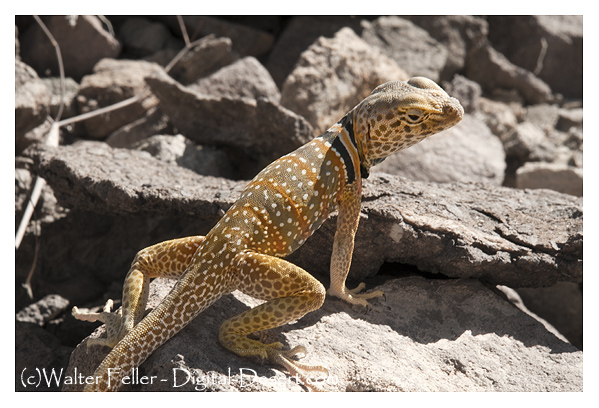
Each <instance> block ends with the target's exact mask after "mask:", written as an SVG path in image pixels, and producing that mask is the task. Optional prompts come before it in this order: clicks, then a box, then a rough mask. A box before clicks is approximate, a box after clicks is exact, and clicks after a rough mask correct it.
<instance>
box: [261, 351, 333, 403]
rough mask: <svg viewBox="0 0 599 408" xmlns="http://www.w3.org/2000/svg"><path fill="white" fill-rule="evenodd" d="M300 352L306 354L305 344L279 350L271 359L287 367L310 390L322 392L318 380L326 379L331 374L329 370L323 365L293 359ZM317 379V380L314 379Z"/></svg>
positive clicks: (270, 356)
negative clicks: (303, 362) (308, 363)
mask: <svg viewBox="0 0 599 408" xmlns="http://www.w3.org/2000/svg"><path fill="white" fill-rule="evenodd" d="M298 354H303V355H304V356H305V355H306V348H305V347H304V346H295V347H294V348H292V349H291V350H286V351H278V352H275V353H272V354H271V355H269V360H270V361H272V362H273V363H276V364H279V365H282V366H283V367H285V369H286V370H287V371H288V372H289V374H291V376H292V377H295V378H297V379H298V381H299V383H300V384H301V385H303V386H304V387H306V388H307V389H308V390H309V391H316V392H322V391H323V389H322V388H320V387H319V386H318V385H317V381H318V380H320V379H322V380H324V379H326V378H327V377H328V376H329V370H327V369H326V368H325V367H323V366H318V365H307V364H302V363H299V362H298V361H296V360H291V358H292V357H294V356H296V355H298ZM315 374H316V375H315ZM318 374H320V375H318ZM315 379H316V380H317V381H314V380H315Z"/></svg>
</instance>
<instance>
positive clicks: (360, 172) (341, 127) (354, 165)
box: [325, 114, 368, 184]
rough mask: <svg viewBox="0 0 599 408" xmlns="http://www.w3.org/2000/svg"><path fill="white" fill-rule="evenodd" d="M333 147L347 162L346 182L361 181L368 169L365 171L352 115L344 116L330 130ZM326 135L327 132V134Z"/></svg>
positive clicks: (329, 136)
mask: <svg viewBox="0 0 599 408" xmlns="http://www.w3.org/2000/svg"><path fill="white" fill-rule="evenodd" d="M327 133H328V135H327V136H328V138H329V142H330V143H331V149H332V150H334V151H335V152H336V153H337V154H338V155H339V157H340V158H341V160H342V161H343V163H344V164H345V173H346V183H347V184H354V183H355V182H360V181H361V179H362V178H364V175H365V174H366V177H368V171H364V168H363V165H362V163H363V160H362V156H361V154H360V148H359V145H358V143H357V141H356V137H355V134H354V125H353V119H352V115H351V114H348V115H346V116H344V117H343V118H342V119H341V120H340V121H339V122H337V123H336V124H335V125H334V126H332V127H331V128H330V129H329V130H328V132H327ZM325 135H326V134H325Z"/></svg>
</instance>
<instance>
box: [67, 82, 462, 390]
mask: <svg viewBox="0 0 599 408" xmlns="http://www.w3.org/2000/svg"><path fill="white" fill-rule="evenodd" d="M462 116H463V109H462V107H461V105H460V104H459V102H458V101H457V100H456V99H454V98H451V97H449V96H448V95H447V94H446V93H445V92H444V91H443V90H442V89H441V88H440V87H438V86H437V85H436V84H435V83H434V82H432V81H430V80H428V79H426V78H419V77H416V78H412V79H411V80H410V81H408V82H401V81H396V82H389V83H387V84H383V85H381V86H379V87H377V88H376V89H375V90H374V91H373V93H372V94H371V96H369V97H368V98H366V99H365V100H364V101H362V102H361V103H360V104H358V105H357V106H356V107H355V108H354V109H352V110H351V111H350V112H349V113H348V114H347V115H346V116H344V117H343V118H342V119H341V120H340V121H339V122H338V123H337V124H335V125H333V126H332V127H331V128H330V129H329V130H328V131H327V132H325V133H324V134H323V135H322V136H320V137H318V138H316V139H314V140H312V141H311V142H309V143H307V144H306V145H304V146H302V147H300V148H299V149H297V150H295V151H294V152H292V153H290V154H288V155H286V156H283V157H281V158H280V159H278V160H276V161H275V162H273V163H272V164H270V165H269V166H267V167H266V168H265V169H264V170H262V171H261V172H260V173H259V174H258V175H257V176H256V177H255V178H254V179H253V180H252V181H251V182H250V183H249V184H248V185H247V187H246V188H245V190H244V191H243V192H242V194H241V196H240V198H239V200H238V201H237V202H236V203H235V204H233V206H232V207H231V208H230V209H229V210H228V211H227V213H226V214H225V215H224V216H223V218H222V219H221V220H220V221H219V222H218V223H217V224H216V226H215V227H214V228H213V229H212V230H211V231H210V232H209V233H208V234H207V235H206V236H205V237H202V236H195V237H187V238H181V239H175V240H171V241H166V242H162V243H159V244H156V245H154V246H151V247H148V248H145V249H143V250H141V251H140V252H139V253H138V254H137V256H136V258H135V260H134V261H133V263H132V266H131V269H130V271H129V274H128V275H127V277H126V279H125V285H124V288H123V307H122V309H121V310H119V311H117V312H111V311H110V308H111V306H112V302H111V301H109V302H108V303H107V305H106V307H105V309H104V311H103V312H101V313H81V312H80V311H79V310H78V309H77V308H76V307H75V308H73V315H74V316H75V317H76V318H77V319H80V320H89V321H95V320H101V321H103V322H105V323H106V325H107V338H104V339H90V340H88V346H90V345H93V344H99V345H106V346H109V347H113V349H112V351H111V352H110V353H109V354H108V356H106V358H105V359H104V361H103V362H102V364H101V365H100V367H98V369H97V370H96V373H95V374H94V376H95V377H96V378H98V379H99V380H98V381H97V382H96V383H94V384H91V385H89V386H87V387H86V390H87V391H115V390H118V388H120V386H121V384H122V383H121V380H122V379H123V377H124V376H125V375H128V374H129V373H130V372H131V369H133V368H135V367H138V366H139V365H140V364H141V363H142V362H143V361H144V360H145V359H146V358H147V357H148V356H149V355H150V354H152V353H153V352H154V350H156V348H158V347H159V346H160V345H161V344H163V343H164V342H165V341H167V340H168V339H169V338H171V337H172V336H174V335H175V334H176V333H177V332H178V331H179V330H181V329H182V328H183V327H185V326H186V325H187V324H188V323H189V322H190V321H191V320H193V318H195V317H196V316H197V315H198V314H199V313H201V312H202V311H203V310H205V309H206V308H207V307H209V306H210V305H212V303H214V302H215V301H216V300H217V299H218V298H220V297H221V296H223V295H224V294H227V293H230V292H231V291H233V290H236V289H237V290H241V291H242V292H244V293H247V294H249V295H251V296H254V297H256V298H258V299H261V300H265V301H266V302H265V303H263V304H261V305H259V306H257V307H255V308H253V309H251V310H248V311H246V312H243V313H241V314H240V315H238V316H233V317H231V318H230V319H228V320H226V321H225V322H224V323H223V324H222V326H221V329H220V333H219V341H220V343H221V344H222V345H223V346H224V347H225V348H227V349H229V350H231V351H232V352H234V353H236V354H238V355H240V356H254V357H259V358H262V359H268V360H270V361H272V362H274V363H276V364H280V365H282V366H283V367H285V368H286V369H287V370H288V371H289V372H290V374H292V375H295V376H297V377H298V378H300V379H303V380H307V379H308V378H310V376H312V375H316V374H320V375H326V374H327V373H328V372H327V370H326V369H325V368H324V367H320V366H307V365H304V364H300V363H299V362H297V361H294V360H291V357H292V356H294V355H295V354H297V353H300V352H304V349H303V348H302V347H301V346H297V347H295V348H294V349H292V350H283V349H282V347H283V346H282V344H281V343H271V344H264V343H262V342H260V341H258V340H254V339H250V338H248V337H247V335H249V334H251V333H255V332H258V331H262V330H267V329H271V328H274V327H278V326H281V325H283V324H285V323H288V322H290V321H293V320H296V319H299V318H301V317H302V316H303V315H305V314H306V313H308V312H310V311H313V310H316V309H318V308H319V307H320V306H321V305H322V303H323V302H324V299H325V294H326V292H325V289H324V287H323V286H322V284H321V283H320V282H319V281H318V280H317V279H315V278H314V277H312V276H311V275H310V274H309V273H308V272H306V271H305V270H303V269H302V268H300V267H298V266H296V265H294V264H292V263H290V262H287V261H285V260H284V259H281V257H284V256H286V255H289V254H291V253H292V252H293V251H295V250H296V249H297V248H299V247H300V246H301V245H302V244H303V243H304V242H305V241H306V239H308V238H309V237H310V236H311V235H312V233H313V232H314V231H316V230H317V229H318V228H319V227H320V226H321V225H322V223H323V222H324V221H325V220H326V219H327V218H328V217H329V215H330V214H331V213H332V212H333V211H336V210H338V216H337V232H336V234H335V240H334V242H333V254H332V258H331V286H330V288H329V290H328V293H329V294H330V295H333V296H336V297H339V298H341V299H343V300H345V301H347V302H349V303H352V304H358V305H362V306H366V305H367V299H370V298H374V297H377V296H381V295H382V292H380V291H375V292H371V293H359V292H360V291H361V290H362V289H363V287H364V285H363V284H360V285H359V286H358V287H357V288H355V289H353V290H349V289H347V287H346V286H345V280H346V278H347V274H348V272H349V267H350V264H351V257H352V253H353V246H354V236H355V233H356V230H357V228H358V221H359V215H360V197H361V191H362V178H363V177H367V176H368V171H369V169H370V167H371V166H372V165H374V164H376V163H378V162H380V161H381V160H383V159H384V158H385V157H387V156H388V155H389V154H391V153H393V152H395V151H397V150H400V149H403V148H406V147H409V146H410V145H412V144H414V143H417V142H418V141H420V140H422V139H424V138H425V137H426V136H428V135H430V134H433V133H437V132H439V131H441V130H444V129H446V128H448V127H450V126H453V125H454V124H456V123H458V122H459V121H460V120H461V118H462ZM158 276H162V277H169V278H175V279H178V282H177V284H176V285H175V287H174V288H173V290H172V291H171V293H169V295H168V296H167V297H166V298H165V299H164V300H163V301H162V302H161V303H160V304H159V305H158V306H157V307H156V308H155V309H154V310H153V311H152V312H151V313H149V314H148V315H147V316H146V317H145V318H143V319H142V317H143V314H144V311H145V307H146V302H147V298H148V288H149V282H150V279H151V278H154V277H158ZM305 384H306V386H307V387H308V388H309V389H316V387H313V386H310V385H309V383H308V382H306V383H305Z"/></svg>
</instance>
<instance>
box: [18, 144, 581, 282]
mask: <svg viewBox="0 0 599 408" xmlns="http://www.w3.org/2000/svg"><path fill="white" fill-rule="evenodd" d="M142 153H144V152H133V151H129V150H121V149H109V148H108V147H106V146H105V145H104V144H101V143H90V142H88V143H79V144H78V145H74V146H66V147H59V148H48V147H42V146H40V147H37V148H36V149H30V150H28V154H29V155H30V157H32V159H33V160H34V165H33V166H34V169H35V171H36V172H37V173H38V174H40V175H41V176H42V177H44V178H45V179H46V181H47V182H48V183H49V185H50V186H52V188H53V189H54V191H55V195H56V197H57V199H58V200H59V202H60V203H61V204H62V205H64V206H67V207H70V208H77V209H78V210H79V211H83V210H90V211H94V212H97V213H100V214H127V213H132V214H136V213H141V214H156V215H163V214H169V215H170V216H171V217H173V218H177V217H182V216H185V217H191V216H193V217H194V218H195V219H197V220H200V219H203V220H206V222H210V223H213V222H216V220H218V218H219V217H220V216H222V214H223V211H224V210H226V209H228V208H229V207H230V206H231V205H232V204H233V202H234V201H235V200H236V199H237V197H238V196H239V194H240V192H241V190H242V189H243V188H244V186H245V184H246V182H233V181H229V180H225V179H216V178H211V177H201V176H199V175H196V174H195V173H193V172H190V171H189V170H186V169H182V168H180V167H174V166H168V165H167V164H166V163H163V162H160V161H158V160H156V159H154V158H152V157H148V156H149V155H147V153H145V154H142ZM98 162H101V163H102V165H98V164H97V163H98ZM173 180H176V182H174V183H173ZM198 231H199V230H198ZM334 233H335V217H334V216H333V217H331V219H330V220H329V221H327V222H325V223H324V224H323V226H322V227H321V228H320V229H319V230H318V231H317V232H316V233H315V234H314V235H313V236H312V237H311V238H310V239H308V240H307V242H306V244H305V245H304V246H302V247H301V248H300V249H299V250H298V251H297V252H296V253H294V254H292V255H291V256H290V257H289V259H290V260H292V261H293V262H295V263H297V264H298V265H301V266H302V267H304V268H305V269H306V270H309V271H310V272H311V273H319V274H323V275H327V274H328V264H329V261H330V254H331V245H332V242H333V236H334ZM176 234H181V231H179V230H178V231H177V232H176ZM195 234H197V231H196V232H195ZM145 235H146V234H144V237H145ZM73 239H74V238H72V237H71V238H70V240H73ZM144 239H145V238H144ZM139 249H141V248H137V250H139ZM98 250H100V248H98ZM100 253H104V252H102V251H100ZM134 254H135V251H133V253H132V254H131V256H133V255H134ZM88 262H89V260H88ZM385 262H400V263H403V264H409V265H413V266H415V267H417V268H418V269H419V270H421V271H427V272H431V273H440V274H443V275H445V276H450V277H469V278H478V279H481V280H484V281H487V282H491V283H493V284H503V285H507V286H511V287H524V286H530V287H535V286H550V285H552V284H554V283H555V282H557V281H568V282H582V201H581V199H577V198H575V197H572V196H570V195H565V194H559V193H556V192H551V191H547V190H524V191H522V190H515V189H509V188H501V187H492V186H489V185H485V184H463V183H454V184H434V183H424V182H416V181H409V180H406V179H399V178H397V177H393V176H389V175H382V174H375V175H372V176H371V178H369V179H368V180H367V181H366V182H365V184H364V193H363V205H362V219H361V221H360V228H358V233H357V236H356V247H355V250H354V257H353V261H352V269H351V271H350V275H351V277H352V278H354V279H360V278H363V277H364V276H371V275H374V274H376V273H377V271H378V270H379V269H380V267H381V266H382V265H383V264H384V263H385ZM62 268H63V269H65V270H66V269H67V268H68V266H67V265H65V264H63V265H62ZM357 271H359V273H361V274H360V275H358V272H357Z"/></svg>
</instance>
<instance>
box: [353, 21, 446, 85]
mask: <svg viewBox="0 0 599 408" xmlns="http://www.w3.org/2000/svg"><path fill="white" fill-rule="evenodd" d="M362 27H363V30H362V38H363V39H364V41H366V42H367V43H368V44H370V45H372V46H375V47H376V48H380V49H381V50H382V51H383V53H384V54H385V55H387V56H388V57H389V58H391V59H393V60H394V61H395V62H396V63H397V64H398V65H399V66H400V67H401V68H402V69H403V70H405V71H406V72H407V73H408V74H409V76H410V77H412V76H425V77H428V78H430V79H432V80H433V81H438V80H439V78H440V74H441V71H442V70H443V67H444V66H445V64H446V62H447V54H448V52H447V48H445V46H443V45H442V44H440V43H439V42H437V41H436V40H435V39H433V38H432V37H431V36H430V35H429V34H428V32H426V31H425V30H424V29H422V28H420V27H418V26H417V25H415V24H414V23H412V22H410V21H409V20H406V19H404V18H401V17H396V16H390V17H379V18H378V19H376V20H375V21H373V22H372V23H370V22H366V21H363V22H362Z"/></svg>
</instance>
